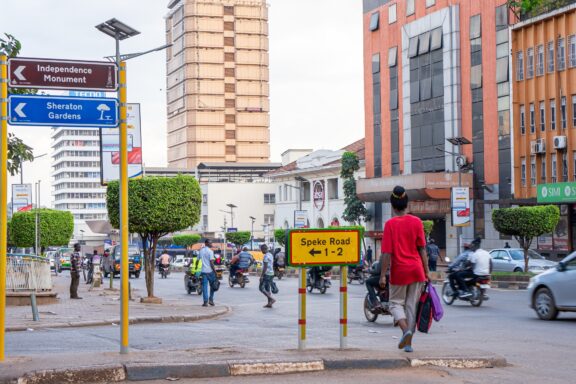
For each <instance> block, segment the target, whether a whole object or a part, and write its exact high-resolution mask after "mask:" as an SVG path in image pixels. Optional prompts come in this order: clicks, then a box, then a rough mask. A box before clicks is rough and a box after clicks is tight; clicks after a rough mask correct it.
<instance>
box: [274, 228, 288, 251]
mask: <svg viewBox="0 0 576 384" xmlns="http://www.w3.org/2000/svg"><path fill="white" fill-rule="evenodd" d="M274 239H276V242H277V243H278V244H280V245H281V246H282V247H284V246H286V230H285V229H282V228H279V229H275V230H274Z"/></svg>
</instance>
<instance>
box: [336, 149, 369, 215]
mask: <svg viewBox="0 0 576 384" xmlns="http://www.w3.org/2000/svg"><path fill="white" fill-rule="evenodd" d="M359 169H360V161H359V160H358V156H357V155H356V154H355V153H354V152H344V154H343V155H342V170H341V171H340V176H341V177H342V179H343V180H344V188H343V189H344V205H345V208H344V212H343V214H342V218H343V219H344V220H346V221H347V222H349V223H361V222H362V221H370V219H371V215H370V212H368V210H367V209H366V206H365V205H364V202H363V201H361V200H360V199H358V196H357V195H356V180H355V179H354V172H356V171H357V170H359Z"/></svg>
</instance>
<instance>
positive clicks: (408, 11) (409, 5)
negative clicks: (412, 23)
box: [406, 0, 415, 16]
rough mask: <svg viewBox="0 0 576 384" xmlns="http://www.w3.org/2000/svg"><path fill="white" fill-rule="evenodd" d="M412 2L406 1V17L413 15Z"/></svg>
mask: <svg viewBox="0 0 576 384" xmlns="http://www.w3.org/2000/svg"><path fill="white" fill-rule="evenodd" d="M414 8H415V7H414V0H406V16H410V15H413V14H414Z"/></svg>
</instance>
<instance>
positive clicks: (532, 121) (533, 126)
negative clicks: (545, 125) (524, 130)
mask: <svg viewBox="0 0 576 384" xmlns="http://www.w3.org/2000/svg"><path fill="white" fill-rule="evenodd" d="M535 120H536V118H535V116H534V103H530V133H535V132H536V121H535Z"/></svg>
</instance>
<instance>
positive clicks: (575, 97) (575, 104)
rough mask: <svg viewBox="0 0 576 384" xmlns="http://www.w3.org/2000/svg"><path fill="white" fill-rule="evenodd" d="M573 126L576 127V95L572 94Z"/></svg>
mask: <svg viewBox="0 0 576 384" xmlns="http://www.w3.org/2000/svg"><path fill="white" fill-rule="evenodd" d="M572 126H573V127H574V128H576V95H572Z"/></svg>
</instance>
